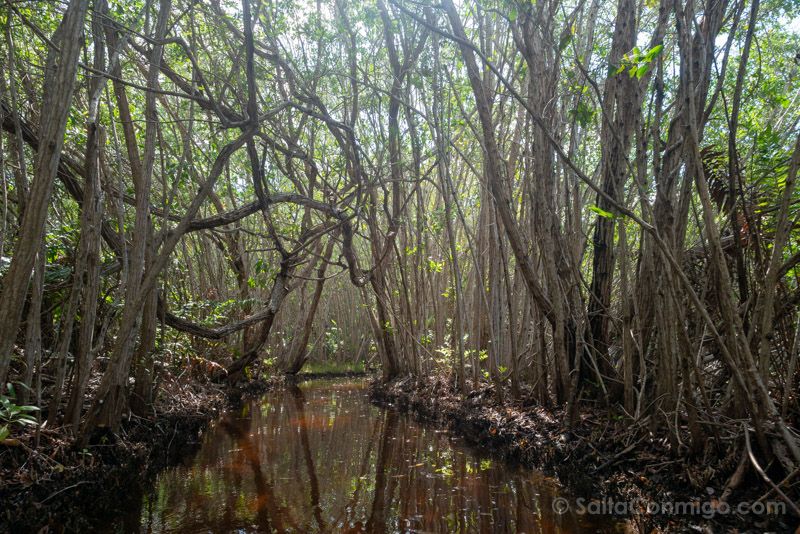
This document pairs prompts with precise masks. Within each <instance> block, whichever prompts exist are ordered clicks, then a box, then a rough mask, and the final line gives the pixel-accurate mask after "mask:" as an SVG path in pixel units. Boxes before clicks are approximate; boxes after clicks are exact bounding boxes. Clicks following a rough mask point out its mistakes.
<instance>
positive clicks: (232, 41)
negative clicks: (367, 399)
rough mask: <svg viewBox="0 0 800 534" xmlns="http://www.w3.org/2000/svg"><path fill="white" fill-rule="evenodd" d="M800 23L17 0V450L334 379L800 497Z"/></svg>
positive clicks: (768, 5)
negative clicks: (39, 435) (708, 461)
mask: <svg viewBox="0 0 800 534" xmlns="http://www.w3.org/2000/svg"><path fill="white" fill-rule="evenodd" d="M798 16H800V4H797V3H796V2H793V1H792V0H747V1H745V0H642V1H639V2H637V1H634V0H618V1H617V2H613V3H609V2H600V1H598V0H536V1H533V2H527V1H513V0H481V1H473V0H465V1H459V2H453V1H452V0H442V2H441V3H427V2H417V1H412V0H377V2H376V3H375V2H371V1H370V2H367V1H364V2H362V1H356V2H350V1H344V0H337V1H336V2H322V1H320V0H318V1H317V2H316V3H314V2H306V1H291V0H243V1H242V2H235V1H229V0H210V1H208V2H197V1H192V0H126V1H115V0H92V1H91V2H90V1H88V0H70V1H69V2H67V1H6V2H4V3H3V5H2V8H0V28H1V29H2V36H0V43H1V44H0V65H2V71H1V72H0V105H1V107H0V122H2V132H0V180H2V184H1V185H2V196H1V197H0V211H2V215H0V219H1V220H2V227H0V276H1V278H0V280H1V282H0V284H1V291H2V296H0V384H4V386H3V388H2V389H0V393H2V395H3V397H2V399H3V406H4V408H3V409H4V411H3V412H2V413H3V420H0V432H1V433H0V440H2V439H7V438H9V436H13V435H14V434H15V433H17V432H20V431H21V429H22V427H23V425H24V424H25V423H35V424H36V425H46V426H47V427H49V428H55V427H66V428H68V429H71V430H72V431H74V434H75V436H76V437H78V438H79V439H81V438H82V437H83V438H86V437H88V436H90V435H92V433H93V432H95V431H96V430H98V429H111V430H115V429H116V428H118V426H119V425H120V423H121V421H123V420H124V419H125V418H127V417H129V416H130V414H131V413H134V414H145V413H147V412H148V410H151V409H152V406H153V403H154V402H155V401H156V399H157V398H158V396H159V394H160V392H167V391H169V390H170V388H173V387H175V385H176V384H178V383H180V382H181V381H182V380H186V379H187V378H191V379H193V380H212V381H217V382H227V383H229V384H236V383H240V382H243V381H246V380H251V379H257V378H260V377H263V376H264V375H269V374H275V373H290V374H293V373H297V372H299V371H300V370H301V369H302V368H303V366H304V364H305V363H306V362H307V361H308V360H309V359H310V360H312V361H317V362H330V361H337V362H351V363H352V362H356V361H358V362H362V364H363V362H367V364H368V365H376V366H379V367H380V372H381V374H382V377H383V379H384V380H391V379H394V378H397V377H401V376H407V375H411V376H413V377H415V378H416V379H419V380H423V379H424V380H428V379H430V377H442V378H443V379H444V382H443V383H445V384H451V385H452V387H453V388H454V389H455V391H458V392H461V393H463V394H468V393H469V392H470V391H474V390H476V389H479V388H483V387H487V386H488V387H490V389H491V391H492V392H493V395H494V396H495V397H496V399H498V400H499V401H500V402H505V401H515V400H519V399H528V400H530V401H535V402H536V403H539V404H540V405H542V406H564V407H566V412H565V413H566V417H567V419H568V420H569V421H574V420H576V419H577V418H578V417H579V415H580V413H581V412H582V411H583V410H588V409H602V410H606V411H607V413H608V414H609V417H613V418H614V419H615V420H619V421H623V422H624V424H625V425H627V427H628V428H629V430H630V433H631V436H634V437H632V438H631V440H630V442H631V443H634V442H635V439H636V438H635V436H636V435H638V434H637V433H639V434H643V433H650V434H653V433H654V434H656V435H657V436H659V437H660V439H663V447H664V450H665V451H666V452H665V454H669V455H675V456H678V457H683V456H685V457H692V458H697V459H700V458H704V457H707V456H708V455H716V456H720V455H721V456H726V457H727V459H728V460H727V463H726V464H725V465H727V466H728V469H729V471H728V472H729V473H730V474H731V479H732V481H735V480H736V479H735V477H736V473H737V472H738V471H739V470H737V469H736V467H737V465H738V466H740V467H741V466H743V465H745V464H748V465H749V464H750V461H749V460H747V461H745V459H746V458H749V457H752V458H753V460H754V462H753V464H754V465H755V466H757V469H758V470H759V471H761V467H758V466H763V467H765V468H766V469H767V470H769V471H770V473H771V475H772V476H773V477H774V476H776V475H777V476H779V477H784V476H791V475H792V474H793V473H797V469H798V466H800V446H799V445H798V443H799V442H798V415H800V404H798V402H799V401H798V394H797V392H798V384H800V369H798V350H800V346H799V345H800V314H798V304H800V278H799V277H800V270H798V264H800V232H799V231H798V230H797V226H798V221H799V219H798V218H799V217H800V210H798V205H799V204H798V203H799V202H800V193H798V191H797V190H796V189H797V187H796V179H797V172H798V167H800V135H799V134H800V112H798V110H800V29H799V28H798ZM720 451H722V452H720ZM756 458H757V460H756ZM696 476H697V477H698V479H702V478H703V476H704V475H703V474H702V473H701V474H697V475H696ZM765 476H766V475H765ZM699 483H701V484H702V481H700V482H699ZM784 489H785V488H784ZM783 491H784V490H782V489H780V488H778V489H777V492H780V493H783Z"/></svg>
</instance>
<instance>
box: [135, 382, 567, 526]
mask: <svg viewBox="0 0 800 534" xmlns="http://www.w3.org/2000/svg"><path fill="white" fill-rule="evenodd" d="M364 395H365V390H363V389H362V388H361V387H360V386H359V387H357V386H355V385H350V386H349V387H342V386H341V384H339V385H338V386H337V385H336V384H334V385H333V386H331V385H324V384H320V383H312V384H309V385H306V386H304V387H302V388H298V387H292V388H288V389H286V390H284V391H283V392H276V393H273V394H271V395H268V396H267V397H265V398H264V399H262V400H260V401H257V402H253V403H251V404H248V405H246V406H245V407H244V408H243V409H242V411H241V412H240V413H239V414H231V415H229V416H227V417H225V418H223V419H222V420H221V421H220V422H219V423H218V424H217V425H216V427H215V428H214V429H213V430H212V431H210V432H208V434H207V436H206V438H205V442H204V445H203V447H202V449H201V451H200V452H199V453H198V455H197V456H196V457H195V458H194V461H193V463H192V465H191V466H188V467H183V468H177V469H173V470H170V471H167V472H165V473H164V474H163V475H162V476H161V477H160V479H159V483H158V485H157V488H156V490H155V492H154V493H153V494H152V495H150V496H149V497H148V500H147V502H145V504H144V511H143V513H142V523H141V529H142V531H146V532H149V531H154V532H157V531H162V530H169V531H173V532H190V531H198V530H203V531H232V530H237V529H238V530H240V531H243V532H256V531H259V532H261V531H265V532H266V531H279V532H287V531H294V532H393V531H426V532H431V531H435V532H562V531H564V532H573V531H575V530H577V529H578V527H579V525H578V523H576V521H575V518H573V517H566V518H558V517H555V516H554V514H553V512H552V511H551V509H550V500H551V499H552V498H553V497H554V496H555V495H553V494H552V484H548V483H543V481H542V480H541V479H538V478H536V477H535V476H533V475H531V474H530V473H520V472H517V471H516V470H514V469H509V468H507V467H504V466H502V465H498V464H496V463H494V462H492V461H490V460H487V459H481V458H480V457H478V456H477V455H475V454H473V453H471V452H469V451H466V450H464V449H462V448H461V447H458V446H455V447H454V446H453V444H452V443H451V442H450V439H449V438H448V437H447V435H445V434H442V433H438V432H436V431H434V430H431V429H426V428H423V427H420V426H419V425H418V424H416V423H414V422H413V421H411V420H410V419H408V418H407V417H405V416H400V415H398V414H397V413H396V412H394V411H382V410H379V409H377V408H375V407H373V406H371V405H370V404H369V403H368V402H366V401H365V399H364V398H363V396H364Z"/></svg>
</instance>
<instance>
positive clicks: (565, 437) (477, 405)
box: [370, 378, 798, 533]
mask: <svg viewBox="0 0 800 534" xmlns="http://www.w3.org/2000/svg"><path fill="white" fill-rule="evenodd" d="M370 396H371V399H372V401H373V402H375V403H376V404H379V405H383V406H392V407H394V408H396V409H398V410H401V411H405V412H410V413H412V414H414V415H415V416H416V417H417V418H418V419H421V420H424V421H429V422H432V423H434V424H437V425H439V426H442V427H446V428H448V429H449V430H451V431H453V432H454V433H457V434H458V435H460V436H462V437H463V438H464V439H465V440H466V441H467V442H469V443H470V444H472V445H473V446H475V447H478V448H480V449H484V450H486V451H488V452H490V453H491V454H492V455H494V456H496V457H499V458H501V459H504V460H506V461H510V462H514V463H520V464H523V465H525V466H527V467H530V468H533V469H537V470H540V471H543V472H545V473H546V474H549V475H553V476H555V477H556V478H557V479H558V480H559V481H560V482H561V483H562V484H564V486H565V487H567V488H568V489H569V490H570V491H571V492H572V493H573V494H574V495H575V496H576V497H579V498H582V499H584V501H583V502H585V503H587V506H586V507H587V509H593V510H597V509H598V508H603V506H605V508H604V509H607V510H609V512H610V513H609V514H607V515H614V516H616V517H618V518H619V517H626V518H627V519H628V521H629V525H630V531H632V532H643V533H651V532H686V531H696V532H722V531H730V530H731V529H737V530H738V529H743V531H765V530H768V531H775V532H792V531H794V529H795V528H796V527H797V526H798V522H797V518H794V517H793V516H791V515H789V514H790V512H786V511H783V512H782V513H780V512H777V513H771V514H766V513H765V514H761V515H757V514H748V515H742V514H738V513H734V512H730V513H725V514H719V513H716V512H715V510H718V509H720V501H719V499H718V496H719V495H720V494H721V493H722V491H723V489H724V486H725V483H726V481H727V480H728V479H729V477H730V475H731V474H732V473H733V471H735V469H736V465H737V463H736V461H733V462H731V459H729V458H727V457H725V458H705V459H698V460H697V461H696V462H695V463H692V464H688V465H687V464H686V463H684V462H683V461H681V460H678V459H676V458H673V457H671V456H669V455H668V454H666V453H665V444H664V442H663V440H661V439H660V437H659V436H658V435H656V434H654V433H653V432H644V433H643V434H642V435H639V434H637V433H631V432H627V433H626V432H624V430H625V429H626V428H628V429H629V428H630V426H629V424H628V423H625V422H621V421H613V420H609V417H608V416H607V415H606V416H605V418H604V417H603V416H602V414H601V412H599V411H598V413H592V412H588V411H587V412H584V413H582V414H581V417H580V420H579V422H578V423H577V424H576V425H575V426H574V427H573V428H571V429H567V427H566V425H565V421H566V416H565V413H564V411H563V410H546V409H544V408H542V407H540V406H535V405H533V404H532V403H530V404H529V403H525V402H520V403H516V404H513V405H512V404H509V403H506V404H500V403H498V402H497V401H496V400H495V399H494V397H493V395H492V389H491V387H490V386H487V387H485V388H483V389H481V390H479V391H476V392H474V393H472V394H470V395H468V396H467V397H466V398H464V397H462V396H461V395H458V394H456V393H455V392H454V391H453V388H452V387H451V385H450V384H448V383H447V382H445V381H444V380H436V379H434V380H430V381H423V382H415V381H414V380H413V379H411V378H405V379H400V380H396V381H394V382H391V383H388V384H382V383H379V382H377V381H376V382H373V384H372V385H371V390H370ZM626 425H627V426H626ZM625 435H627V436H629V438H628V439H627V440H626V438H625V437H624V436H625ZM766 491H767V489H765V488H764V487H763V485H762V484H759V483H758V482H757V481H755V480H750V479H747V480H744V481H743V482H742V483H740V486H739V490H738V491H735V492H734V493H733V494H732V495H731V496H730V497H729V499H728V501H727V502H728V503H729V504H730V507H731V508H733V507H734V506H735V504H736V503H739V502H745V501H755V500H757V499H758V498H759V497H760V496H762V495H763V494H764V493H765V492H766ZM590 502H594V508H590V505H588V503H590ZM602 503H631V504H626V505H625V506H626V507H625V509H624V510H625V513H622V514H620V513H619V510H620V509H619V508H618V509H617V510H618V512H616V513H615V512H614V511H613V509H612V508H611V507H610V506H611V505H610V504H607V505H602ZM662 503H666V504H667V505H669V503H691V504H692V505H694V506H696V508H694V509H693V510H694V511H693V512H691V513H690V514H689V515H687V514H683V515H681V514H678V513H674V512H667V513H663V512H660V513H652V511H653V510H658V509H659V507H663V506H664V504H662ZM614 506H622V505H616V504H615V505H614ZM721 506H722V508H721V509H725V504H724V503H723V504H722V505H721ZM648 507H649V510H650V511H648Z"/></svg>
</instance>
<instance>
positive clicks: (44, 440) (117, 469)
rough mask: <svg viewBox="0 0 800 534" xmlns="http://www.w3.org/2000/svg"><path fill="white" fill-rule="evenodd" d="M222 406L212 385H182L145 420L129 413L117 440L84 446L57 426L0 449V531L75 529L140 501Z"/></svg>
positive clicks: (190, 450)
mask: <svg viewBox="0 0 800 534" xmlns="http://www.w3.org/2000/svg"><path fill="white" fill-rule="evenodd" d="M226 404H227V400H226V396H225V394H224V393H223V392H222V391H221V390H219V389H216V388H211V387H204V388H198V387H196V386H189V385H186V386H184V387H182V388H181V389H180V390H179V391H177V392H175V393H174V394H172V395H169V396H164V397H162V398H161V399H160V400H159V401H158V403H157V406H156V409H155V413H154V414H152V415H151V416H149V417H137V416H131V417H130V418H129V419H127V420H126V421H125V422H124V423H123V426H122V428H121V429H120V431H119V433H118V434H117V437H116V439H103V440H101V441H100V442H99V443H96V444H92V445H88V446H86V447H85V448H83V447H79V446H76V445H75V444H74V443H73V439H72V437H71V434H69V433H68V432H67V431H66V430H65V429H63V428H57V429H52V430H47V429H44V430H42V431H41V433H40V437H39V446H38V448H37V447H34V445H35V433H34V432H31V433H29V434H26V435H22V436H19V441H20V443H19V444H18V445H16V446H13V447H9V446H0V481H2V484H0V502H2V503H3V506H2V511H0V532H82V531H85V530H86V528H89V525H94V526H96V525H97V524H102V523H103V519H104V518H108V519H109V521H111V520H112V519H114V520H117V521H118V520H119V518H118V517H113V511H114V510H118V509H119V507H120V502H124V501H126V500H135V499H139V498H141V493H142V491H143V490H144V488H145V487H146V486H147V484H148V483H149V482H150V481H151V480H152V477H153V476H154V475H155V474H156V473H157V472H158V471H159V470H160V469H162V468H163V467H165V466H167V465H171V464H174V463H177V462H179V461H181V460H182V459H183V458H186V457H190V456H191V455H192V453H193V452H194V451H195V450H196V449H197V447H198V446H199V443H200V439H199V438H200V435H201V432H202V431H203V429H204V428H205V427H206V426H207V425H208V423H209V422H210V421H211V420H213V419H214V418H215V417H217V416H218V415H219V413H220V412H221V411H222V410H223V409H224V408H225V406H226ZM43 528H44V530H40V529H43Z"/></svg>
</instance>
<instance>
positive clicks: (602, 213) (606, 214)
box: [589, 206, 614, 219]
mask: <svg viewBox="0 0 800 534" xmlns="http://www.w3.org/2000/svg"><path fill="white" fill-rule="evenodd" d="M589 209H590V210H592V211H593V212H595V213H596V214H597V215H599V216H600V217H604V218H606V219H613V218H614V214H613V213H611V212H610V211H606V210H604V209H603V208H600V207H598V206H589Z"/></svg>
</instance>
